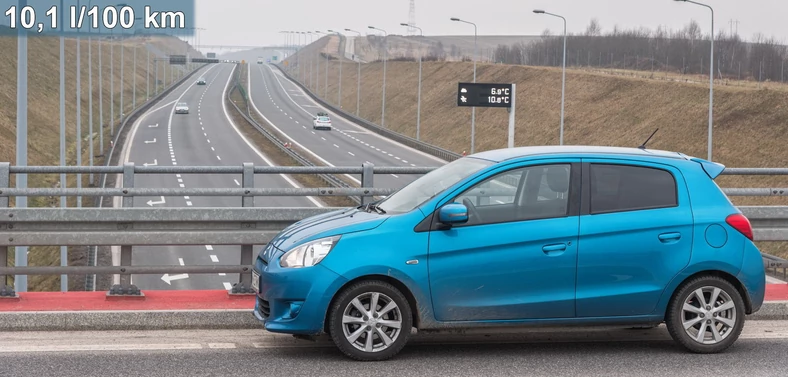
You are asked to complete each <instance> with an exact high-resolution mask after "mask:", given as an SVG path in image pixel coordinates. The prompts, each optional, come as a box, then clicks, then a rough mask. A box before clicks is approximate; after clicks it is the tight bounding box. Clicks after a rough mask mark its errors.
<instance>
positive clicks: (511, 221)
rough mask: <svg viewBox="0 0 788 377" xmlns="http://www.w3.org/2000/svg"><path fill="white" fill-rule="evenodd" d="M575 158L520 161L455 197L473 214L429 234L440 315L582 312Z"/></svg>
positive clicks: (480, 317) (467, 317)
mask: <svg viewBox="0 0 788 377" xmlns="http://www.w3.org/2000/svg"><path fill="white" fill-rule="evenodd" d="M573 162H577V160H551V161H550V162H549V163H540V164H538V165H536V164H533V163H532V164H530V165H519V166H515V167H512V168H511V169H508V170H506V171H502V172H498V173H495V174H494V175H492V176H491V177H488V178H486V179H483V180H481V181H480V182H479V183H478V184H476V185H473V186H472V187H471V188H469V189H467V190H465V191H463V193H462V194H460V195H459V196H457V197H455V198H454V199H453V200H452V201H451V202H454V203H462V204H465V205H466V206H467V207H468V213H469V216H470V219H469V221H468V222H467V223H465V224H462V225H455V226H453V227H452V228H450V229H442V230H433V231H431V233H430V241H429V277H430V288H431V293H432V302H433V308H434V312H435V316H436V319H437V320H439V321H487V320H517V319H538V318H569V317H574V316H575V277H576V264H577V240H578V227H579V217H578V215H579V208H580V207H579V197H580V190H579V184H580V167H579V164H577V163H573Z"/></svg>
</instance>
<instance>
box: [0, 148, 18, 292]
mask: <svg viewBox="0 0 788 377" xmlns="http://www.w3.org/2000/svg"><path fill="white" fill-rule="evenodd" d="M10 186H11V164H10V163H8V162H0V192H2V191H3V189H4V188H10ZM0 208H8V197H7V196H0ZM2 228H3V225H2V224H0V229H2ZM9 248H10V247H8V246H0V267H8V249H9ZM0 297H2V298H6V297H17V296H16V292H15V291H14V287H13V286H11V285H8V276H7V275H0Z"/></svg>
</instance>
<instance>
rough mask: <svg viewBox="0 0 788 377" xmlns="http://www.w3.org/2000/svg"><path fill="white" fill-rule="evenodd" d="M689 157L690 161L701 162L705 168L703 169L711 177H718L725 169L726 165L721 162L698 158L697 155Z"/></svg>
mask: <svg viewBox="0 0 788 377" xmlns="http://www.w3.org/2000/svg"><path fill="white" fill-rule="evenodd" d="M689 159H690V161H694V162H697V163H699V164H700V166H701V167H702V168H703V171H705V172H706V174H707V175H708V176H709V178H711V179H716V178H717V177H719V175H720V174H722V172H723V171H724V170H725V165H723V164H720V163H716V162H711V161H706V160H704V159H701V158H697V157H690V158H689Z"/></svg>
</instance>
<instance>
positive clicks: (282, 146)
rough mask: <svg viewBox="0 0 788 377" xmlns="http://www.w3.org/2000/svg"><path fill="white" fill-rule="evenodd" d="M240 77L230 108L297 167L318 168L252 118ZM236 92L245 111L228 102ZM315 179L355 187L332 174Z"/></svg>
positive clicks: (359, 199) (358, 199)
mask: <svg viewBox="0 0 788 377" xmlns="http://www.w3.org/2000/svg"><path fill="white" fill-rule="evenodd" d="M239 67H240V65H239ZM241 77H243V75H242V72H241V70H240V69H238V71H237V74H236V76H235V78H234V82H233V85H232V88H231V89H230V90H229V91H228V93H227V101H229V103H230V104H232V107H233V108H234V109H235V111H236V113H237V114H238V115H240V116H241V117H242V118H243V119H244V120H245V121H246V123H248V124H249V125H250V126H252V127H254V128H255V129H256V130H257V131H258V132H259V133H260V134H261V135H262V136H264V137H265V138H266V139H267V140H268V141H269V142H270V144H272V145H274V146H276V148H277V149H278V150H279V151H281V152H282V153H284V154H285V155H287V156H288V157H289V158H291V159H292V160H293V161H295V162H296V163H298V164H299V165H301V166H308V167H313V166H318V165H316V164H315V163H313V162H312V161H311V160H310V159H308V158H306V157H304V156H302V155H301V154H300V153H298V151H297V150H296V149H294V148H293V147H292V143H289V142H285V141H283V140H282V139H280V138H279V137H277V136H276V135H275V134H274V133H273V132H271V131H269V130H268V129H267V127H265V126H263V125H262V124H260V123H259V122H258V121H257V120H256V119H255V118H254V116H253V115H252V113H251V111H250V109H249V108H250V106H249V95H248V93H247V92H246V90H245V89H244V86H243V85H242V82H241ZM236 91H237V92H239V93H240V94H241V97H242V101H243V106H244V109H245V111H244V110H241V109H240V108H239V107H238V105H237V104H236V103H235V102H234V101H232V100H230V98H231V96H232V94H233V93H234V92H236ZM317 177H319V178H320V179H321V180H322V181H323V182H325V183H326V184H328V185H331V186H333V187H337V188H350V187H355V186H352V185H350V184H348V183H347V182H345V181H344V180H342V179H341V178H338V177H336V176H334V175H332V174H319V175H318V176H317ZM348 199H350V200H352V201H353V203H355V204H363V203H365V198H364V197H348Z"/></svg>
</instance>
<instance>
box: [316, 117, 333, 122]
mask: <svg viewBox="0 0 788 377" xmlns="http://www.w3.org/2000/svg"><path fill="white" fill-rule="evenodd" d="M317 121H318V122H326V123H328V122H330V121H331V120H330V119H328V117H318V118H317Z"/></svg>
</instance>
